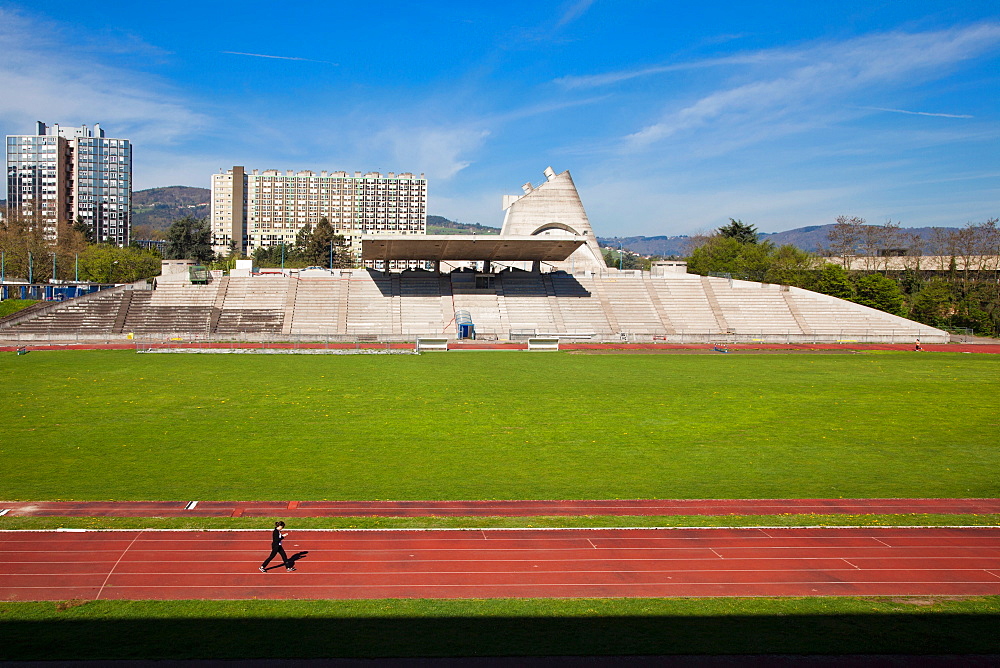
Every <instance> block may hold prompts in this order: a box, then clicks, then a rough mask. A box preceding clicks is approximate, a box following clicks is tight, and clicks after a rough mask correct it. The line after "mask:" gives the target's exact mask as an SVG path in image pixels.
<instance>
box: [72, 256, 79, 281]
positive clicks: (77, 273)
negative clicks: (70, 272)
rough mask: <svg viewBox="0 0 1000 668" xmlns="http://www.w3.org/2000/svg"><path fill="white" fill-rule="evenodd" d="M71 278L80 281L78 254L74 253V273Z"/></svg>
mask: <svg viewBox="0 0 1000 668" xmlns="http://www.w3.org/2000/svg"><path fill="white" fill-rule="evenodd" d="M73 280H74V281H75V282H77V283H79V282H80V254H79V253H77V254H76V271H75V273H74V278H73Z"/></svg>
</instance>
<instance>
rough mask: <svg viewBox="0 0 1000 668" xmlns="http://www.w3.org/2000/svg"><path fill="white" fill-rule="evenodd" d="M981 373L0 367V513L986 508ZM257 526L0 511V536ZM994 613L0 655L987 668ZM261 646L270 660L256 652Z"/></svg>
mask: <svg viewBox="0 0 1000 668" xmlns="http://www.w3.org/2000/svg"><path fill="white" fill-rule="evenodd" d="M998 365H1000V359H998V358H996V357H991V356H972V355H961V354H936V353H935V354H922V355H915V354H912V353H909V354H904V353H900V354H869V355H795V356H791V355H789V356H783V355H768V356H750V355H747V356H740V355H738V354H733V355H719V356H680V355H678V356H671V355H665V356H649V355H641V356H639V355H635V356H633V355H596V356H587V355H569V354H523V353H448V354H437V355H433V354H428V355H422V356H419V357H409V356H405V357H404V356H350V357H340V356H319V355H317V356H313V355H259V356H256V355H241V356H231V355H136V354H134V353H130V352H111V351H107V352H105V351H93V352H54V353H46V352H37V351H36V352H32V353H31V354H29V355H24V356H20V357H17V356H15V355H14V354H13V353H5V354H0V425H2V426H0V429H2V430H3V431H2V433H3V438H2V439H0V456H2V457H3V460H4V461H5V462H6V464H7V465H6V466H5V467H4V468H3V472H2V473H0V490H2V492H0V495H2V496H3V497H4V498H6V499H9V500H15V499H25V500H42V499H47V500H54V499H81V500H86V499H173V500H191V499H218V500H237V499H240V500H254V499H264V500H283V499H299V500H306V499H489V498H500V499H542V498H584V499H591V498H642V497H646V498H651V497H653V498H655V497H659V498H740V497H743V498H767V497H772V498H773V497H869V496H870V497H901V496H917V497H928V496H930V497H933V496H940V497H947V496H971V497H992V496H996V495H997V493H998V492H1000V481H998V479H997V476H996V474H995V472H996V470H998V465H1000V448H997V445H998V444H1000V443H998V434H1000V429H998V422H1000V420H998V418H997V417H996V416H995V409H994V406H995V403H996V397H997V395H998V393H1000V374H998V371H1000V366H998ZM996 523H997V517H996V516H992V515H980V516H968V515H961V516H934V515H890V516H876V515H858V516H821V515H781V516H769V517H732V516H728V517H643V518H639V517H627V518H619V517H593V516H588V517H579V518H565V517H550V518H544V517H543V518H523V517H522V518H300V519H298V520H296V521H295V527H296V528H306V527H315V528H339V527H345V528H346V527H367V528H392V527H405V528H426V527H455V528H458V527H486V526H492V527H505V526H529V525H533V526H720V525H726V526H753V525H762V524H763V525H769V526H781V525H803V524H806V525H810V524H813V525H823V524H826V525H838V524H900V525H921V524H953V525H954V524H996ZM261 524H267V521H265V520H264V519H261V518H176V519H154V518H64V517H63V518H59V517H53V518H49V517H24V518H19V517H2V518H0V529H46V528H55V527H76V528H129V527H189V528H247V527H259V526H260V525H261ZM998 620H1000V597H975V598H968V599H962V600H947V599H940V598H938V599H921V600H913V599H855V598H823V599H813V598H806V599H794V598H791V599H610V600H591V599H567V600H558V599H556V600H537V599H535V600H531V599H529V600H473V601H448V600H381V601H231V602H227V601H174V602H171V601H162V602H161V601H134V602H128V601H89V602H87V601H71V602H62V603H56V604H53V603H0V635H3V636H4V637H7V638H10V639H13V640H12V641H10V642H4V643H0V660H17V659H23V660H57V659H95V660H99V659H131V658H174V659H183V658H228V659H241V658H267V657H282V658H290V657H295V658H310V657H383V656H398V657H408V656H427V657H434V656H524V655H530V656H550V655H634V654H646V655H657V654H675V653H680V654H865V653H871V654H886V653H897V654H963V653H980V654H983V653H998V652H1000V643H998V641H997V636H996V633H995V632H994V630H995V628H996V626H997V622H998ZM274 638H280V639H282V642H280V643H279V642H274Z"/></svg>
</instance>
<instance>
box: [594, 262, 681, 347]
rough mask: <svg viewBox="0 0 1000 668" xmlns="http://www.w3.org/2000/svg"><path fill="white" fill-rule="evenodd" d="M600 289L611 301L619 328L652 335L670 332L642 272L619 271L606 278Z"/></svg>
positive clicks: (622, 330)
mask: <svg viewBox="0 0 1000 668" xmlns="http://www.w3.org/2000/svg"><path fill="white" fill-rule="evenodd" d="M597 289H598V290H601V291H603V292H604V295H605V296H606V298H607V300H608V302H609V303H610V305H611V310H612V313H613V315H614V319H615V321H616V322H617V323H618V329H619V331H621V332H636V333H643V334H648V335H650V336H654V335H663V334H665V333H666V327H665V326H664V323H663V321H662V320H661V319H660V317H659V315H658V314H657V312H656V308H655V306H654V305H653V301H652V299H651V296H650V293H649V290H648V289H647V288H646V283H645V282H644V281H643V280H642V277H641V276H636V275H632V274H619V275H617V276H612V277H608V278H604V279H603V280H601V281H600V285H599V287H598V288H597Z"/></svg>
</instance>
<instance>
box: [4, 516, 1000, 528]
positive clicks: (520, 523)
mask: <svg viewBox="0 0 1000 668" xmlns="http://www.w3.org/2000/svg"><path fill="white" fill-rule="evenodd" d="M278 519H283V520H284V521H286V522H287V523H288V528H289V529H291V530H294V529H507V528H513V529H521V528H595V527H596V528H610V527H785V526H787V527H792V526H795V527H800V526H998V525H1000V514H981V515H972V514H967V515H934V514H925V513H912V514H898V515H817V514H806V515H802V514H799V515H791V514H788V515H655V516H654V515H629V516H621V515H583V516H574V517H564V516H549V517H295V518H288V517H10V516H4V517H0V529H8V530H14V529H20V530H34V531H38V530H43V529H59V528H64V529H194V530H198V529H270V528H272V527H273V526H274V522H275V521H276V520H278Z"/></svg>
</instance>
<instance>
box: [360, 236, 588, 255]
mask: <svg viewBox="0 0 1000 668" xmlns="http://www.w3.org/2000/svg"><path fill="white" fill-rule="evenodd" d="M584 243H585V241H584V239H583V238H582V237H534V236H498V235H497V236H495V235H486V236H478V235H469V234H431V235H426V236H424V235H413V236H409V235H392V236H389V235H386V236H365V237H362V239H361V259H363V260H431V261H435V260H489V261H493V260H501V261H503V260H506V261H535V260H538V261H541V262H562V261H563V260H565V259H566V258H568V257H569V256H570V255H571V254H572V253H573V251H575V250H576V249H577V248H579V247H580V246H582V245H583V244H584Z"/></svg>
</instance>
